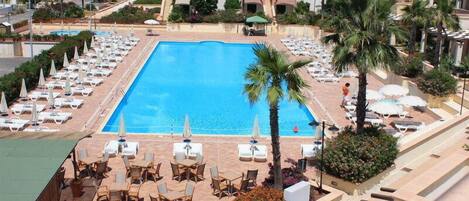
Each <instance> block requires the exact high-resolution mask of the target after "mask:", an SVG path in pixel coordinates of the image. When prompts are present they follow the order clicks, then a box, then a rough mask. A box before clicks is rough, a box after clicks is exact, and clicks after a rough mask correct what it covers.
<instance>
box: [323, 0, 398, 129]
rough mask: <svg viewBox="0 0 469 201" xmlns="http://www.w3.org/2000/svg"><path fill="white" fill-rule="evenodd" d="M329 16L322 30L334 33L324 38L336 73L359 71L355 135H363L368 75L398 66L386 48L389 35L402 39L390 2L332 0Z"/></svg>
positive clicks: (395, 53)
mask: <svg viewBox="0 0 469 201" xmlns="http://www.w3.org/2000/svg"><path fill="white" fill-rule="evenodd" d="M334 1H335V2H334V3H333V4H332V5H334V6H333V7H332V8H331V9H330V13H329V12H326V13H325V18H324V22H323V26H324V27H325V28H326V29H332V30H335V33H334V34H331V35H328V36H326V37H324V38H323V40H324V42H326V43H333V44H335V47H334V49H333V63H334V66H335V67H334V68H335V70H336V71H337V72H342V71H344V70H347V69H349V68H351V67H355V68H356V69H357V70H358V97H357V110H356V113H357V121H356V125H357V127H356V132H357V133H362V132H363V129H364V124H365V114H366V112H365V111H366V85H367V73H368V72H369V71H371V70H373V69H376V68H380V67H381V68H388V67H391V65H395V64H399V63H400V57H399V53H398V51H397V50H396V48H395V47H393V46H392V45H390V44H389V39H390V36H391V35H392V34H394V35H395V36H396V38H397V39H401V38H403V36H404V32H403V31H402V30H401V28H400V27H399V26H398V25H397V24H395V22H394V20H392V19H391V18H390V17H389V15H390V14H391V7H392V6H393V5H394V1H393V0H334Z"/></svg>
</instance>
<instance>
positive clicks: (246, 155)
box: [238, 144, 253, 161]
mask: <svg viewBox="0 0 469 201" xmlns="http://www.w3.org/2000/svg"><path fill="white" fill-rule="evenodd" d="M252 157H253V155H252V147H251V145H250V144H238V158H239V160H241V161H251V160H252Z"/></svg>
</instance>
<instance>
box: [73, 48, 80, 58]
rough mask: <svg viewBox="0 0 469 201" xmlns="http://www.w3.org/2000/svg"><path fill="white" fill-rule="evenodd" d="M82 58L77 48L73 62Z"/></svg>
mask: <svg viewBox="0 0 469 201" xmlns="http://www.w3.org/2000/svg"><path fill="white" fill-rule="evenodd" d="M79 58H80V55H79V54H78V48H77V46H75V54H73V60H75V61H77V60H78V59H79Z"/></svg>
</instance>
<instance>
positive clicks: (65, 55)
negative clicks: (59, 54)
mask: <svg viewBox="0 0 469 201" xmlns="http://www.w3.org/2000/svg"><path fill="white" fill-rule="evenodd" d="M68 66H70V63H69V62H68V57H67V53H64V63H63V67H68Z"/></svg>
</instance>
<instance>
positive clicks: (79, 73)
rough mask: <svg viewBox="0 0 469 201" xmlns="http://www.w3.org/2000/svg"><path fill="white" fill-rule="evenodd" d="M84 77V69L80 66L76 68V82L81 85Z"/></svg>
mask: <svg viewBox="0 0 469 201" xmlns="http://www.w3.org/2000/svg"><path fill="white" fill-rule="evenodd" d="M84 78H85V71H84V70H83V68H80V69H79V70H78V80H77V81H78V83H80V85H83V80H84Z"/></svg>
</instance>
